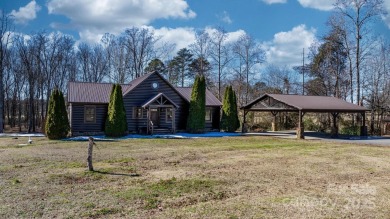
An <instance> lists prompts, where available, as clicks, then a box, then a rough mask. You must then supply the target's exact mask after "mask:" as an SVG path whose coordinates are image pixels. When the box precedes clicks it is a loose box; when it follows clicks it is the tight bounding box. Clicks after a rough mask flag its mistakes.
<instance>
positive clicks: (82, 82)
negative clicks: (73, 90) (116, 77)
mask: <svg viewBox="0 0 390 219" xmlns="http://www.w3.org/2000/svg"><path fill="white" fill-rule="evenodd" d="M68 83H78V84H117V83H113V82H88V81H69V82H68ZM119 85H121V86H122V85H123V86H132V85H131V84H119Z"/></svg>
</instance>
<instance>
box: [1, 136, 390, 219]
mask: <svg viewBox="0 0 390 219" xmlns="http://www.w3.org/2000/svg"><path fill="white" fill-rule="evenodd" d="M26 139H27V138H26ZM26 139H24V138H19V139H12V138H0V194H1V197H0V218H31V217H44V218H54V217H57V218H272V217H274V218H308V217H311V218H313V217H314V218H340V217H347V218H386V217H388V215H390V184H389V182H390V156H389V155H390V148H387V147H373V146H364V145H352V144H337V143H327V142H322V141H299V140H291V139H278V138H270V137H229V138H204V139H130V140H122V141H118V142H97V148H95V151H94V168H95V169H96V170H97V171H96V172H88V171H86V170H87V168H86V157H87V142H69V141H48V140H47V139H46V138H35V139H34V143H33V144H31V145H27V146H18V144H21V143H25V142H26V141H27V140H26Z"/></svg>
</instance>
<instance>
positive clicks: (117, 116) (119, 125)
mask: <svg viewBox="0 0 390 219" xmlns="http://www.w3.org/2000/svg"><path fill="white" fill-rule="evenodd" d="M104 131H105V134H106V136H109V137H121V136H124V135H125V134H126V131H127V120H126V110H125V106H124V103H123V96H122V87H121V86H120V85H119V84H114V85H113V87H112V90H111V95H110V102H109V104H108V112H107V119H106V126H105V130H104Z"/></svg>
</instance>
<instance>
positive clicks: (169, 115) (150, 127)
mask: <svg viewBox="0 0 390 219" xmlns="http://www.w3.org/2000/svg"><path fill="white" fill-rule="evenodd" d="M142 108H143V109H146V133H147V134H156V133H159V134H160V133H176V119H175V118H176V110H177V108H178V105H177V104H176V103H174V102H173V101H172V100H171V99H169V98H168V97H167V96H166V95H165V94H163V93H159V94H157V95H156V96H154V97H153V98H151V99H150V100H149V101H147V102H146V103H145V104H143V105H142Z"/></svg>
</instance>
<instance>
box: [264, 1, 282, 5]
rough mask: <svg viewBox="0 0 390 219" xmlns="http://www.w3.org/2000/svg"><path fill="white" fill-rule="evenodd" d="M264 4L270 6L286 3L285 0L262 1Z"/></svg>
mask: <svg viewBox="0 0 390 219" xmlns="http://www.w3.org/2000/svg"><path fill="white" fill-rule="evenodd" d="M262 1H263V2H264V3H266V4H268V5H271V4H284V3H287V0H262Z"/></svg>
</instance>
